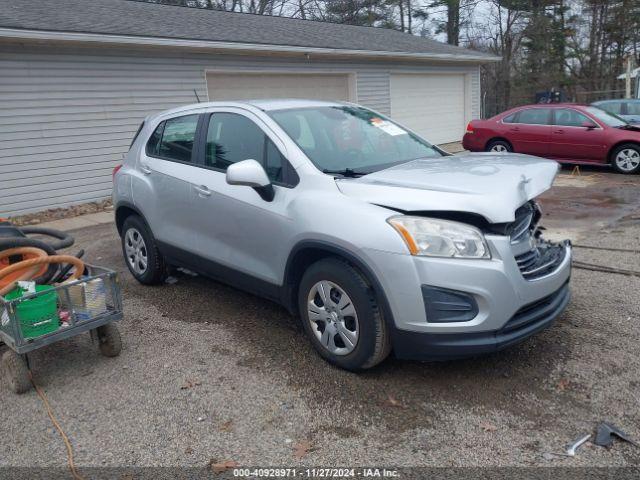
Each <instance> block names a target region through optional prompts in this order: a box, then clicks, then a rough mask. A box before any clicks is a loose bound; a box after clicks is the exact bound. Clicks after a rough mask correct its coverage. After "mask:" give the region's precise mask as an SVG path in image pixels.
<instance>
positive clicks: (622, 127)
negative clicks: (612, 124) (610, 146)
mask: <svg viewBox="0 0 640 480" xmlns="http://www.w3.org/2000/svg"><path fill="white" fill-rule="evenodd" d="M616 128H619V129H620V130H640V126H639V125H631V124H630V123H627V124H626V125H620V126H618V127H616Z"/></svg>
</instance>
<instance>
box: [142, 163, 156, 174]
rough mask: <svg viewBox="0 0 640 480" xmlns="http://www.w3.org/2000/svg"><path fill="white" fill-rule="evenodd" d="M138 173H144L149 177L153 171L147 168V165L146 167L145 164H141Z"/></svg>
mask: <svg viewBox="0 0 640 480" xmlns="http://www.w3.org/2000/svg"><path fill="white" fill-rule="evenodd" d="M140 171H141V172H142V173H144V174H145V175H149V174H150V173H151V172H152V171H153V170H151V169H150V168H149V165H147V164H146V163H141V164H140Z"/></svg>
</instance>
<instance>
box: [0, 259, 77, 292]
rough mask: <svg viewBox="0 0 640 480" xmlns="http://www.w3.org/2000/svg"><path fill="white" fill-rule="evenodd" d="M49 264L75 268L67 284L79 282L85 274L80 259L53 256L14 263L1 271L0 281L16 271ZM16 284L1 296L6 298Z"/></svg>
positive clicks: (8, 286) (6, 289) (6, 287)
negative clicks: (68, 264) (62, 264)
mask: <svg viewBox="0 0 640 480" xmlns="http://www.w3.org/2000/svg"><path fill="white" fill-rule="evenodd" d="M49 263H70V264H71V265H73V266H74V267H75V268H74V270H73V274H72V275H71V277H69V278H68V279H67V280H66V281H65V282H62V283H67V282H71V281H73V280H77V279H78V278H80V275H82V273H83V272H84V262H83V261H82V260H80V259H79V258H76V257H72V256H71V255H51V256H50V257H40V258H31V259H29V260H23V261H21V262H18V263H14V264H13V265H10V266H8V267H7V268H5V269H3V270H0V279H2V278H4V277H6V276H7V275H9V274H11V273H13V272H15V271H16V270H22V269H24V268H25V267H32V266H35V265H43V264H49ZM14 285H15V284H13V283H12V284H9V285H7V286H5V287H4V288H2V289H0V296H4V295H6V294H7V293H9V292H10V291H11V290H13V288H14Z"/></svg>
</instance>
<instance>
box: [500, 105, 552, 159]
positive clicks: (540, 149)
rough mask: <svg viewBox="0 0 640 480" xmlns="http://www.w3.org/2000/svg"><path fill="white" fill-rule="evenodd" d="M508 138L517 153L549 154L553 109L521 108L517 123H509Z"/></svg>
mask: <svg viewBox="0 0 640 480" xmlns="http://www.w3.org/2000/svg"><path fill="white" fill-rule="evenodd" d="M507 139H508V140H509V141H510V142H511V145H513V150H514V151H515V152H517V153H526V154H529V155H539V156H545V155H547V154H548V153H549V141H550V139H551V109H550V108H539V107H532V108H524V109H522V110H520V111H519V112H518V115H517V117H516V119H515V123H511V124H509V125H508V128H507Z"/></svg>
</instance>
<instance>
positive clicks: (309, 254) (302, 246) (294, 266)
mask: <svg viewBox="0 0 640 480" xmlns="http://www.w3.org/2000/svg"><path fill="white" fill-rule="evenodd" d="M324 258H339V259H342V260H344V261H346V262H348V263H349V264H351V265H352V266H353V267H355V268H356V269H357V270H358V271H359V272H360V273H361V274H362V275H363V276H364V277H365V279H366V280H367V281H368V282H369V284H370V285H371V287H372V288H373V291H374V293H375V295H376V299H377V300H378V302H379V306H380V308H381V310H382V313H383V317H384V319H385V322H386V323H387V325H389V326H390V327H391V328H392V331H393V327H394V326H395V323H394V321H393V315H392V313H391V308H390V306H389V301H388V300H387V296H386V294H385V292H384V289H383V288H382V284H381V283H380V281H379V280H378V277H377V276H376V275H375V273H374V272H373V270H372V269H371V268H370V267H369V266H368V265H367V263H366V262H365V261H364V260H362V259H361V258H360V257H359V256H358V255H357V254H354V253H353V252H351V251H349V250H347V249H345V248H344V247H342V246H339V245H336V244H333V243H329V242H325V241H316V240H305V241H302V242H300V243H298V244H296V245H295V246H294V248H293V249H292V250H291V253H290V254H289V258H288V259H287V264H286V267H285V272H284V282H283V292H282V297H283V298H282V304H283V305H284V306H285V307H286V308H287V310H289V311H290V312H291V313H292V314H294V315H297V314H298V313H299V312H298V300H297V297H298V287H299V285H300V280H301V279H302V276H303V275H304V272H305V271H306V270H307V268H309V267H310V266H311V265H312V264H314V263H315V262H317V261H319V260H322V259H324Z"/></svg>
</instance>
